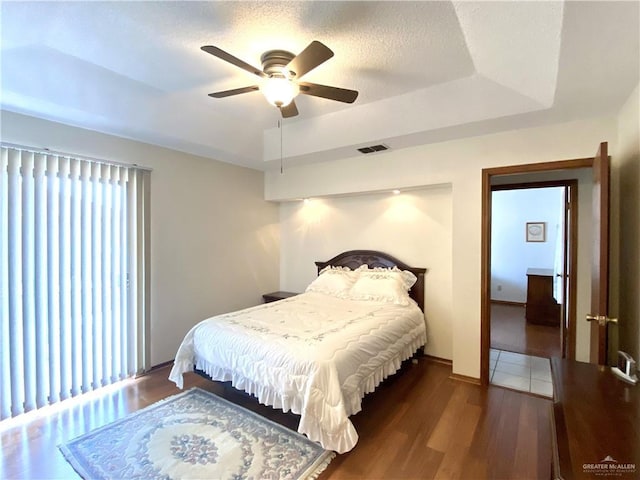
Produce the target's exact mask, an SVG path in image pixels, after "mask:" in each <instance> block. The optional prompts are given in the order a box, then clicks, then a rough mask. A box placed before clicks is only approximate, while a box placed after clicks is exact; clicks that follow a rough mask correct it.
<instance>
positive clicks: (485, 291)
mask: <svg viewBox="0 0 640 480" xmlns="http://www.w3.org/2000/svg"><path fill="white" fill-rule="evenodd" d="M592 163H593V159H592V158H584V159H576V160H565V161H559V162H548V163H539V164H527V165H518V166H511V167H498V168H491V169H484V170H483V179H482V182H483V189H482V194H483V200H482V296H481V316H482V320H481V382H482V383H483V384H485V385H488V384H489V381H490V366H491V363H493V362H491V363H490V355H491V356H492V357H494V358H495V353H494V354H491V353H490V349H491V321H490V319H491V294H492V292H491V288H492V282H491V245H492V237H491V225H492V223H491V214H492V191H493V190H492V189H495V187H496V186H497V185H511V186H514V185H516V186H520V187H521V188H530V187H532V186H540V184H541V183H542V184H544V185H545V186H548V185H549V184H550V183H549V182H552V184H555V185H560V186H566V185H568V184H570V182H567V181H568V180H572V181H574V182H575V180H576V178H580V175H579V174H578V172H582V173H584V172H585V171H591V166H592ZM582 181H583V180H581V182H582ZM576 192H577V189H576ZM576 197H577V196H576V195H575V193H574V194H572V195H571V196H569V197H568V199H572V198H573V200H574V201H577V198H576ZM583 200H586V197H585V199H583ZM585 210H588V207H587V208H585ZM568 215H569V218H568V223H569V227H568V228H567V230H566V240H567V245H568V248H567V251H566V252H565V255H564V258H565V259H566V264H567V265H566V268H565V270H564V273H562V274H561V278H562V280H564V281H565V282H566V284H567V286H566V287H565V288H564V289H563V295H564V297H565V298H564V300H563V302H562V303H563V304H564V305H566V306H565V308H562V310H561V329H560V331H561V335H563V342H562V343H561V345H563V346H562V347H561V348H560V350H561V354H562V355H561V356H564V357H567V358H571V359H572V358H575V355H576V337H579V336H580V335H576V318H577V314H579V313H581V312H577V310H579V309H577V308H576V306H575V305H576V304H577V303H578V302H576V290H577V289H576V287H575V286H576V283H575V276H576V269H575V265H576V264H577V263H573V265H574V268H571V262H572V258H575V256H576V252H577V248H575V245H577V230H578V229H577V228H570V226H571V225H577V203H576V208H570V209H569V210H568ZM572 215H575V218H574V219H573V220H571V218H573V217H571V216H572ZM532 221H534V222H535V220H532ZM523 228H524V227H523ZM522 235H524V232H522ZM571 245H574V247H572V246H571ZM572 282H574V283H572ZM580 308H583V306H581V307H580ZM558 341H559V342H560V340H558ZM516 355H520V354H516ZM494 361H495V360H494ZM547 362H548V360H547Z"/></svg>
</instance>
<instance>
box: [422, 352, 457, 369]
mask: <svg viewBox="0 0 640 480" xmlns="http://www.w3.org/2000/svg"><path fill="white" fill-rule="evenodd" d="M423 358H425V359H426V360H428V361H429V362H433V363H439V364H441V365H448V366H449V367H452V366H453V362H452V361H451V360H449V359H448V358H440V357H434V356H433V355H427V354H426V353H425V354H424V355H423Z"/></svg>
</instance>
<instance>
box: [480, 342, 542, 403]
mask: <svg viewBox="0 0 640 480" xmlns="http://www.w3.org/2000/svg"><path fill="white" fill-rule="evenodd" d="M489 372H490V375H491V377H490V378H491V383H492V384H493V385H499V386H501V387H508V388H512V389H514V390H520V391H523V392H531V393H535V394H537V395H543V396H545V397H549V398H551V397H553V384H552V383H551V364H550V363H549V359H548V358H542V357H532V356H530V355H523V354H522V353H513V352H506V351H504V350H495V349H493V348H492V349H491V351H490V357H489Z"/></svg>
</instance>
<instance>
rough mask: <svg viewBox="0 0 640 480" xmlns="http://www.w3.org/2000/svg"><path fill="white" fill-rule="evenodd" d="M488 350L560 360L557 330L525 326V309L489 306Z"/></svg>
mask: <svg viewBox="0 0 640 480" xmlns="http://www.w3.org/2000/svg"><path fill="white" fill-rule="evenodd" d="M491 348H495V349H498V350H507V351H509V352H516V353H524V354H526V355H533V356H536V357H546V358H551V357H561V356H562V351H561V348H560V327H550V326H547V325H533V324H530V323H527V321H526V319H525V318H524V307H521V306H516V305H503V304H499V303H492V304H491Z"/></svg>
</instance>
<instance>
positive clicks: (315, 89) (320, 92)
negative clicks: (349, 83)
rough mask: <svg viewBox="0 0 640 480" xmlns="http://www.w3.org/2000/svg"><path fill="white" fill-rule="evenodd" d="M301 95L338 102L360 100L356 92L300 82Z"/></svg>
mask: <svg viewBox="0 0 640 480" xmlns="http://www.w3.org/2000/svg"><path fill="white" fill-rule="evenodd" d="M298 85H299V86H300V93H304V94H305V95H313V96H314V97H322V98H328V99H329V100H336V101H338V102H344V103H353V102H355V101H356V98H358V92H357V91H356V90H348V89H346V88H338V87H329V86H327V85H319V84H317V83H308V82H299V83H298Z"/></svg>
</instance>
